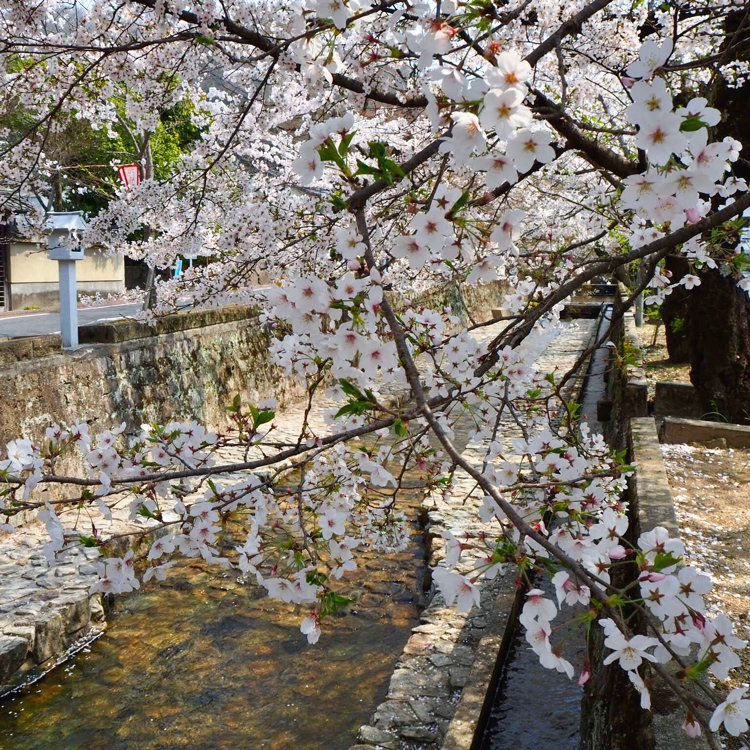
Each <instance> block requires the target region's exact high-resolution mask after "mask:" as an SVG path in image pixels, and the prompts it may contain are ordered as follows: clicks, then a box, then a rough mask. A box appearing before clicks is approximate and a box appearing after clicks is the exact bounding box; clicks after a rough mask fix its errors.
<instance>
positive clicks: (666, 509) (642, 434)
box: [629, 417, 680, 536]
mask: <svg viewBox="0 0 750 750" xmlns="http://www.w3.org/2000/svg"><path fill="white" fill-rule="evenodd" d="M629 444H630V445H629V448H630V456H631V457H632V458H631V460H632V462H633V463H634V464H635V467H636V471H635V476H633V477H631V478H630V480H629V486H630V492H631V496H632V498H633V502H634V504H635V505H636V507H637V508H638V520H639V526H640V528H639V533H641V534H642V533H644V532H646V531H651V530H652V529H654V528H655V527H656V526H663V527H664V528H665V529H667V531H668V532H669V535H670V536H679V535H680V530H679V526H678V525H677V516H676V515H675V511H674V502H673V500H672V492H671V490H670V489H669V481H668V479H667V471H666V469H665V468H664V460H663V458H662V452H661V445H660V444H659V435H658V433H657V431H656V423H655V422H654V419H653V417H635V418H633V419H631V420H630V433H629Z"/></svg>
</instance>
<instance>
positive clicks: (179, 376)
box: [0, 284, 502, 445]
mask: <svg viewBox="0 0 750 750" xmlns="http://www.w3.org/2000/svg"><path fill="white" fill-rule="evenodd" d="M501 295H502V289H501V287H500V286H499V285H498V284H488V285H484V286H478V287H473V288H468V289H462V290H460V291H459V289H458V288H457V287H456V286H454V285H447V286H445V287H442V288H440V289H436V290H432V291H430V292H427V293H424V294H421V295H416V296H415V297H414V298H413V299H411V300H397V301H398V302H399V303H400V304H401V305H402V306H411V307H415V306H417V307H418V306H430V307H432V308H434V309H442V308H443V307H445V306H450V307H451V308H452V309H453V310H454V311H455V312H456V313H458V314H460V315H461V316H462V317H464V318H465V317H467V308H468V309H470V310H471V316H472V317H474V318H476V319H479V320H486V319H488V318H490V317H491V311H492V308H493V307H497V306H498V305H499V301H500V299H501ZM80 331H81V335H80V339H81V342H82V347H81V348H80V349H78V350H77V351H76V352H73V353H60V351H59V346H60V343H59V342H60V338H59V336H36V337H29V338H24V339H10V340H5V341H0V402H1V403H2V404H3V408H2V410H1V411H0V445H1V444H4V443H6V442H7V441H8V440H11V439H13V438H16V437H19V436H20V435H22V434H23V435H25V436H30V437H32V438H33V437H38V436H39V435H40V434H43V428H44V426H46V425H47V424H49V423H50V422H52V421H56V422H59V423H61V424H71V423H74V422H80V421H86V422H88V423H89V425H90V427H91V430H92V432H94V431H96V430H97V429H103V428H105V427H110V426H112V425H119V424H120V423H121V422H125V423H126V428H127V430H128V431H133V432H134V431H137V430H138V428H139V426H140V425H141V424H142V423H144V422H159V423H163V422H166V421H169V420H193V419H194V420H197V421H199V422H202V423H204V424H206V425H208V426H209V427H211V428H213V429H220V428H222V427H224V426H226V424H227V414H226V411H225V409H224V407H225V406H226V405H228V404H230V403H231V401H232V398H233V397H234V396H235V395H236V394H240V395H241V396H242V398H243V399H246V400H248V401H251V402H257V401H258V400H260V399H262V398H266V397H270V396H272V397H274V398H276V399H277V400H278V401H279V405H280V407H283V406H285V405H288V404H290V403H292V402H294V401H295V400H298V399H299V398H301V396H302V395H303V390H302V387H301V385H300V384H299V382H298V381H297V380H296V378H291V377H288V376H286V375H285V374H284V372H283V370H282V369H281V368H279V367H277V366H276V365H275V364H274V363H273V362H272V360H271V357H270V354H269V351H268V347H269V342H270V338H269V334H268V331H267V330H266V329H265V328H264V326H263V325H262V324H261V323H260V321H259V319H258V315H257V312H256V311H255V310H254V309H252V308H248V307H244V308H243V307H227V308H223V309H221V310H209V311H199V312H187V313H179V314H176V315H170V316H167V317H166V318H164V319H162V320H160V321H159V323H158V324H157V326H156V327H150V326H147V325H145V324H142V323H136V322H133V321H124V322H116V323H104V324H98V325H93V326H83V327H81V329H80Z"/></svg>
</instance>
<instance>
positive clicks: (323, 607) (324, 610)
mask: <svg viewBox="0 0 750 750" xmlns="http://www.w3.org/2000/svg"><path fill="white" fill-rule="evenodd" d="M353 601H354V599H350V598H349V597H348V596H342V595H341V594H336V593H335V592H333V591H328V592H326V593H325V594H323V596H321V597H320V609H319V612H320V616H321V617H325V616H326V615H331V614H333V613H334V612H338V610H340V609H341V608H342V607H345V606H346V605H347V604H351V603H352V602H353Z"/></svg>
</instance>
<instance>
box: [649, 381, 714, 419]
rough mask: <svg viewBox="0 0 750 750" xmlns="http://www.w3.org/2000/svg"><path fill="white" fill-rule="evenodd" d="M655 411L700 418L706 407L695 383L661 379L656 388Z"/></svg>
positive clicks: (658, 414)
mask: <svg viewBox="0 0 750 750" xmlns="http://www.w3.org/2000/svg"><path fill="white" fill-rule="evenodd" d="M654 413H655V414H656V415H657V416H670V417H685V418H688V419H700V418H701V417H702V416H703V415H704V414H705V409H704V408H703V404H702V403H701V400H700V398H699V397H698V391H696V390H695V386H694V385H691V384H690V383H674V382H672V381H660V382H657V383H656V388H655V395H654Z"/></svg>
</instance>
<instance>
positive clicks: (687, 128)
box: [680, 115, 708, 133]
mask: <svg viewBox="0 0 750 750" xmlns="http://www.w3.org/2000/svg"><path fill="white" fill-rule="evenodd" d="M707 127H708V125H707V124H706V123H705V122H703V120H701V118H700V117H698V115H693V116H692V117H686V118H685V119H684V120H683V121H682V123H681V124H680V130H681V131H682V132H683V133H694V132H695V131H696V130H700V129H701V128H707Z"/></svg>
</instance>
